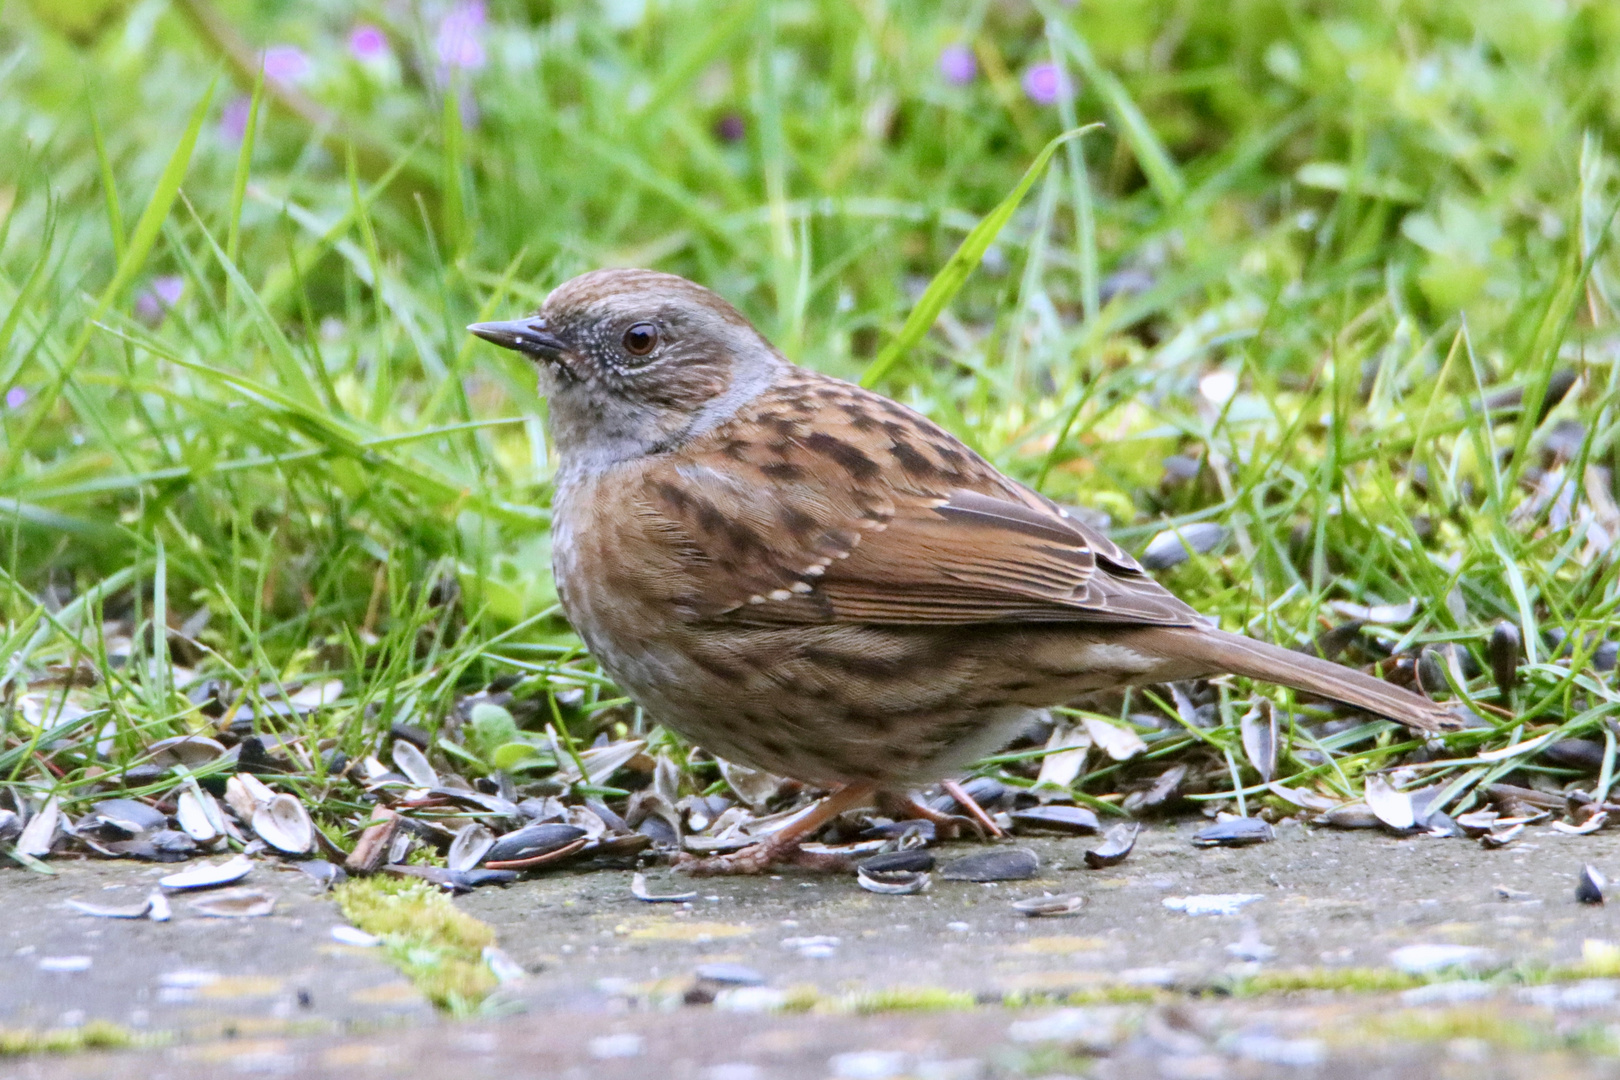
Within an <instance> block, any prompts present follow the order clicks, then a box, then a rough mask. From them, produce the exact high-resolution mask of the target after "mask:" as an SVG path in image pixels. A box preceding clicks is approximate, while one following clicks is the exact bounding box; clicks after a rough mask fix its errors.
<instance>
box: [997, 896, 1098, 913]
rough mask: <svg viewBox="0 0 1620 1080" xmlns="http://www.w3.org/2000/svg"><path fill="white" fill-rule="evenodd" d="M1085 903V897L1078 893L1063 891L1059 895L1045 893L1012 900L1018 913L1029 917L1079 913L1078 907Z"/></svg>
mask: <svg viewBox="0 0 1620 1080" xmlns="http://www.w3.org/2000/svg"><path fill="white" fill-rule="evenodd" d="M1085 903H1086V898H1085V897H1084V896H1081V895H1080V894H1079V893H1064V894H1063V895H1061V896H1052V895H1050V894H1047V895H1045V896H1031V897H1029V898H1027V899H1024V900H1014V901H1013V905H1012V906H1013V910H1014V911H1016V912H1018V914H1020V915H1026V916H1028V917H1029V918H1031V919H1062V918H1067V917H1068V916H1070V915H1078V914H1080V909H1081V908H1082V907H1084V906H1085Z"/></svg>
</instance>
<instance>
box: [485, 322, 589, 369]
mask: <svg viewBox="0 0 1620 1080" xmlns="http://www.w3.org/2000/svg"><path fill="white" fill-rule="evenodd" d="M467 329H468V330H470V331H472V332H473V333H475V334H477V335H478V336H479V337H481V338H483V339H484V340H485V341H487V342H489V343H490V344H492V345H499V346H500V347H501V348H503V349H512V350H514V351H515V352H520V353H523V354H525V355H527V356H533V357H537V358H539V359H541V360H555V359H556V358H557V357H558V356H559V355H560V354H561V353H563V352H565V351H566V350H567V348H568V347H567V346H566V345H564V344H563V343H562V339H561V338H559V337H557V335H556V334H553V333H552V332H551V331H550V330H548V329H546V320H544V319H542V318H540V317H539V316H535V317H534V318H531V319H512V320H510V321H508V322H480V323H473V324H472V325H471V326H469V327H467Z"/></svg>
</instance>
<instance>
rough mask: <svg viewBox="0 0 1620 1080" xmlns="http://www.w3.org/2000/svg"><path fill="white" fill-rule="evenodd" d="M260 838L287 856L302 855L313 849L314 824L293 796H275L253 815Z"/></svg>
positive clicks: (254, 825) (307, 812)
mask: <svg viewBox="0 0 1620 1080" xmlns="http://www.w3.org/2000/svg"><path fill="white" fill-rule="evenodd" d="M253 831H254V832H256V833H258V834H259V839H261V840H263V841H264V842H265V843H267V844H269V845H270V846H271V847H273V848H275V849H276V850H277V851H283V852H286V853H287V854H288V855H304V854H307V853H308V852H309V849H310V848H312V847H314V846H315V825H314V823H313V822H311V821H310V820H309V811H308V810H305V809H304V804H303V803H301V802H299V801H298V799H297V798H296V797H294V796H292V795H286V794H282V795H276V796H274V797H273V798H271V800H270V801H269V802H267V803H265V804H264V805H263V806H261V807H259V809H258V810H257V811H256V812H255V813H254V815H253Z"/></svg>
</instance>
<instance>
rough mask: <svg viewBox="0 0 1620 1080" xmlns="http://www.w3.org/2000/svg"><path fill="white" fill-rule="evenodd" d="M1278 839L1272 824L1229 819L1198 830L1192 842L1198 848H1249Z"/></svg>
mask: <svg viewBox="0 0 1620 1080" xmlns="http://www.w3.org/2000/svg"><path fill="white" fill-rule="evenodd" d="M1276 837H1277V832H1276V830H1275V829H1273V828H1272V827H1271V824H1270V822H1266V821H1262V820H1260V819H1259V818H1249V817H1229V818H1227V819H1226V820H1224V821H1217V822H1216V823H1215V824H1213V825H1210V826H1208V827H1207V828H1203V829H1200V830H1198V832H1197V833H1196V834H1195V835H1194V836H1193V841H1192V842H1193V844H1194V845H1195V846H1197V847H1247V846H1248V845H1250V844H1264V843H1266V842H1268V841H1270V840H1274V839H1276Z"/></svg>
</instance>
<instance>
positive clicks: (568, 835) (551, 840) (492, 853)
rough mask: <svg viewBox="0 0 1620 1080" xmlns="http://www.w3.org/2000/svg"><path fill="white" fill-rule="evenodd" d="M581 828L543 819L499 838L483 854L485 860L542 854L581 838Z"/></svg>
mask: <svg viewBox="0 0 1620 1080" xmlns="http://www.w3.org/2000/svg"><path fill="white" fill-rule="evenodd" d="M585 838H586V837H585V830H584V829H581V828H579V827H577V826H574V825H562V824H558V823H555V822H547V823H545V824H542V825H525V826H524V827H523V828H521V829H515V830H513V831H512V832H509V833H507V834H506V835H505V836H502V837H499V838H498V839H497V840H496V841H495V843H494V844H492V845H490V848H489V850H488V851H486V852H485V853H484V861H485V862H486V863H490V864H493V863H498V862H516V861H518V860H520V859H532V858H534V857H535V856H537V855H545V854H548V853H550V852H553V851H556V850H558V849H559V848H563V847H566V846H567V845H569V844H573V843H576V842H578V841H581V840H584V839H585Z"/></svg>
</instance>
